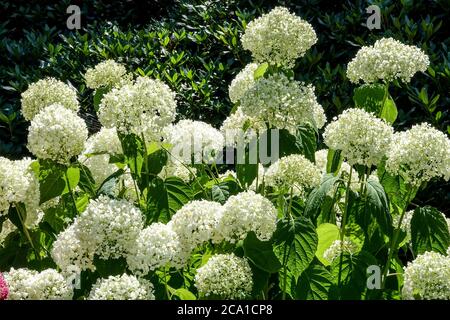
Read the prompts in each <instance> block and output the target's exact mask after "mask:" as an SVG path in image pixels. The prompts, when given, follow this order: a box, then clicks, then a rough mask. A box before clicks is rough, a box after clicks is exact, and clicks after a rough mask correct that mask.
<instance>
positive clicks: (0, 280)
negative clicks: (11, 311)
mask: <svg viewBox="0 0 450 320" xmlns="http://www.w3.org/2000/svg"><path fill="white" fill-rule="evenodd" d="M8 294H9V288H8V284H7V283H6V280H5V278H4V277H3V274H2V273H1V272H0V301H1V300H6V298H8Z"/></svg>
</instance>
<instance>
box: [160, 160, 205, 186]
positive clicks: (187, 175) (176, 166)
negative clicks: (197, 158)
mask: <svg viewBox="0 0 450 320" xmlns="http://www.w3.org/2000/svg"><path fill="white" fill-rule="evenodd" d="M196 174H197V168H194V167H191V166H187V165H186V164H184V163H181V162H180V161H178V160H175V159H174V158H171V159H170V160H169V161H168V163H167V164H166V165H165V166H164V167H163V168H162V169H161V172H160V173H159V174H158V177H160V178H161V179H166V178H168V177H177V178H180V179H181V180H183V181H184V182H186V183H188V182H190V181H192V180H193V179H194V178H195V176H196Z"/></svg>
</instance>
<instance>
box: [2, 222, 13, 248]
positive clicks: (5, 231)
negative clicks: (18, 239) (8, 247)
mask: <svg viewBox="0 0 450 320" xmlns="http://www.w3.org/2000/svg"><path fill="white" fill-rule="evenodd" d="M15 230H17V228H16V226H15V225H14V224H13V223H12V222H11V221H9V220H5V221H3V225H2V231H0V248H1V247H3V244H4V242H5V240H6V238H7V237H8V236H9V235H10V234H11V233H12V232H14V231H15Z"/></svg>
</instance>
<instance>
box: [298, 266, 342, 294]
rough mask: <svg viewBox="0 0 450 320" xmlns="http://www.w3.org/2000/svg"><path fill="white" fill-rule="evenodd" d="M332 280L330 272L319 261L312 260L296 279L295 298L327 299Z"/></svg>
mask: <svg viewBox="0 0 450 320" xmlns="http://www.w3.org/2000/svg"><path fill="white" fill-rule="evenodd" d="M332 280H333V277H332V275H331V273H330V272H329V271H328V270H327V269H326V268H325V267H324V266H323V265H322V264H321V263H320V262H319V261H317V260H316V261H313V263H311V264H310V266H309V267H308V268H307V269H306V270H305V271H303V273H302V274H301V275H300V278H299V279H298V283H297V287H296V290H295V293H296V296H295V298H296V299H300V300H327V299H328V291H329V290H330V287H331V285H332Z"/></svg>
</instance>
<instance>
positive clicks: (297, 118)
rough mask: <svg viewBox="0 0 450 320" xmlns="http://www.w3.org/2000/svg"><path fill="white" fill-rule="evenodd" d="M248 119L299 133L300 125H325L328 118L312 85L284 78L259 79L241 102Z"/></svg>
mask: <svg viewBox="0 0 450 320" xmlns="http://www.w3.org/2000/svg"><path fill="white" fill-rule="evenodd" d="M240 103H241V104H240V108H241V110H242V112H243V114H244V115H246V116H249V117H253V118H257V119H259V120H260V121H262V122H268V123H269V125H271V126H274V127H276V128H278V129H287V130H289V131H291V132H295V130H296V129H297V126H298V125H301V124H305V123H313V124H314V125H315V126H316V127H317V128H321V127H322V126H323V125H324V124H325V114H324V111H323V108H322V106H321V105H320V104H319V103H318V102H317V98H316V95H315V93H314V87H313V86H312V85H305V84H303V83H302V82H298V81H295V80H291V79H289V78H288V77H286V76H285V75H284V74H274V75H270V76H269V77H267V78H259V79H258V80H256V82H255V85H254V86H252V87H251V88H249V89H248V90H247V91H246V92H245V94H244V95H243V96H242V98H241V100H240Z"/></svg>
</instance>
